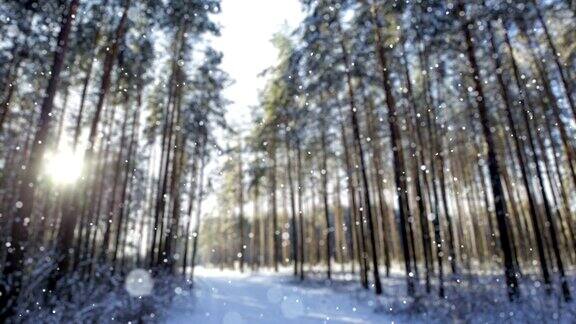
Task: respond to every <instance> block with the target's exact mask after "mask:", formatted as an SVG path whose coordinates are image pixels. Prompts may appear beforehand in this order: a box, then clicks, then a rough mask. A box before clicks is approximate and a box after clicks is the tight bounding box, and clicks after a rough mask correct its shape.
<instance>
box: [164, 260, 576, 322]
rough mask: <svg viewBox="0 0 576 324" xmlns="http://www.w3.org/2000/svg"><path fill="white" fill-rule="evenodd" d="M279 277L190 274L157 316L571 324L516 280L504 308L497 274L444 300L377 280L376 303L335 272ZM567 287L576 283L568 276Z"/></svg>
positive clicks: (457, 284)
mask: <svg viewBox="0 0 576 324" xmlns="http://www.w3.org/2000/svg"><path fill="white" fill-rule="evenodd" d="M284 270H285V271H281V273H280V274H276V273H270V272H266V271H264V272H250V271H248V273H245V274H240V273H239V272H234V271H229V270H224V271H220V270H218V269H209V268H199V269H197V274H196V278H195V284H194V288H193V289H192V290H188V291H178V292H177V294H176V297H175V298H174V300H173V302H172V306H171V307H170V308H169V309H168V310H167V311H166V312H165V317H163V319H164V320H165V321H166V322H167V323H174V324H180V323H207V324H209V323H217V324H239V323H273V324H283V323H298V324H305V323H446V322H458V323H502V322H504V323H547V322H555V323H576V303H575V302H570V303H565V302H564V301H562V300H561V298H560V296H559V295H558V292H557V291H555V293H554V294H553V295H551V296H547V295H545V294H544V292H543V287H542V285H541V283H540V282H539V281H537V280H533V279H530V278H531V276H527V277H524V278H523V279H522V298H521V300H520V301H519V302H514V303H510V302H509V301H508V300H507V297H506V293H505V289H504V287H503V283H502V280H501V276H500V275H492V274H488V273H487V274H484V275H481V276H479V277H467V276H465V277H464V278H458V277H455V278H452V279H449V280H448V279H447V282H446V295H447V296H446V298H445V299H440V298H439V297H438V296H437V294H436V290H435V289H436V287H435V285H434V287H433V289H434V290H433V291H432V292H431V294H429V295H427V294H425V293H424V292H423V291H422V289H423V287H422V286H420V288H419V292H418V294H417V295H418V296H419V297H416V298H408V297H407V296H406V289H405V287H406V286H405V280H404V276H403V275H402V274H400V273H395V272H394V273H393V274H392V275H391V276H390V277H389V278H384V277H383V278H382V279H383V282H382V283H383V288H384V293H383V295H382V296H381V297H378V298H377V297H376V296H375V295H374V293H373V292H372V291H371V290H364V289H362V288H360V287H359V284H358V281H357V278H354V277H352V276H351V275H350V274H343V273H335V275H334V280H333V281H332V282H328V281H326V280H324V279H322V278H324V274H323V273H316V274H312V273H309V274H308V277H307V279H306V281H304V282H300V281H299V280H298V279H297V278H295V277H293V276H291V275H290V270H289V269H284ZM571 279H572V280H571V286H572V287H575V284H576V280H574V277H573V276H572V278H571Z"/></svg>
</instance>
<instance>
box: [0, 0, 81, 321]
mask: <svg viewBox="0 0 576 324" xmlns="http://www.w3.org/2000/svg"><path fill="white" fill-rule="evenodd" d="M78 2H79V0H71V1H70V2H69V4H68V8H67V9H66V10H65V12H64V14H63V16H62V20H61V25H60V32H59V33H58V38H57V40H56V50H55V52H54V58H53V62H52V67H51V69H50V79H49V80H48V85H47V87H46V93H45V94H44V98H43V100H42V105H41V107H40V119H39V120H38V125H37V129H36V133H35V135H34V140H33V142H32V148H31V150H30V159H29V161H28V164H27V165H28V167H27V168H26V171H25V172H24V175H23V178H22V183H23V184H24V185H22V186H21V187H20V190H19V193H18V202H19V204H17V205H18V206H17V208H16V210H15V211H14V214H13V215H14V216H13V219H14V220H13V222H12V227H11V229H10V237H11V240H10V243H11V248H12V249H11V251H10V253H8V255H7V257H6V261H5V266H4V269H3V271H2V272H3V273H2V274H3V277H4V278H10V279H9V280H11V282H12V284H11V285H10V288H8V287H7V286H4V285H2V286H1V287H0V305H3V306H4V307H3V309H1V310H0V321H5V320H7V319H8V318H10V317H11V316H12V315H15V314H14V313H15V311H16V298H17V297H18V296H19V294H20V290H21V284H22V273H23V270H24V256H25V253H26V248H27V245H28V228H27V220H28V219H30V217H31V216H32V211H33V207H34V193H35V192H36V188H37V184H38V183H39V182H38V177H39V176H40V170H41V161H42V158H43V155H44V147H45V143H46V142H47V136H48V132H49V131H50V119H51V117H50V116H51V114H52V108H53V103H54V97H55V95H56V89H57V88H58V83H59V81H60V72H61V71H62V67H63V66H64V61H65V58H66V54H67V52H68V39H69V35H70V31H71V29H72V24H73V22H74V18H75V17H76V11H77V9H78Z"/></svg>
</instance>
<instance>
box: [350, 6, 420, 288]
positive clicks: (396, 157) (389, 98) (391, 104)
mask: <svg viewBox="0 0 576 324" xmlns="http://www.w3.org/2000/svg"><path fill="white" fill-rule="evenodd" d="M370 11H371V19H372V25H373V29H374V34H375V37H376V53H377V55H378V63H379V65H380V72H381V73H382V81H383V87H384V93H385V94H386V106H387V107H388V114H387V120H388V126H389V127H390V141H391V143H392V160H393V165H394V182H395V184H396V187H395V188H396V190H395V191H396V195H397V200H398V211H399V221H400V239H401V243H402V251H403V254H404V269H405V271H406V284H407V289H408V294H409V295H410V296H412V295H414V293H415V282H414V278H413V277H414V274H413V273H412V264H411V261H412V257H411V255H410V254H411V251H410V242H409V240H408V236H409V233H408V226H409V224H407V223H408V217H409V216H410V211H409V207H408V188H407V184H406V178H405V176H404V175H403V173H404V172H405V168H404V156H403V149H402V139H401V137H400V136H401V135H400V128H399V127H398V115H397V112H396V101H395V97H394V94H393V93H392V89H391V86H392V84H391V82H390V75H389V68H388V62H387V59H386V53H385V49H384V43H383V39H382V34H381V26H380V21H379V17H378V11H377V8H376V4H375V3H374V2H372V5H371V8H370ZM349 83H350V82H349ZM349 88H350V86H349ZM353 123H354V122H353ZM355 127H356V128H357V126H355ZM357 137H358V139H357V141H358V142H359V141H360V137H359V135H357ZM367 205H368V206H370V204H367Z"/></svg>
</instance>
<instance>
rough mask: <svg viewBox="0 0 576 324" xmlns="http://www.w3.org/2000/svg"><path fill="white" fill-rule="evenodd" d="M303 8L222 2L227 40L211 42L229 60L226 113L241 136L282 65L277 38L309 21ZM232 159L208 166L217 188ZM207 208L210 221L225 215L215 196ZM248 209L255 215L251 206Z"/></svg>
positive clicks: (225, 141) (264, 1)
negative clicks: (270, 76)
mask: <svg viewBox="0 0 576 324" xmlns="http://www.w3.org/2000/svg"><path fill="white" fill-rule="evenodd" d="M300 8H301V6H300V2H299V1H298V0H222V2H221V9H222V12H221V13H219V14H218V15H216V16H215V17H214V20H215V21H217V22H218V23H219V25H220V27H221V28H220V33H221V35H220V36H219V37H214V38H211V39H210V44H211V45H212V47H213V48H214V49H216V50H218V51H221V52H222V53H223V54H224V56H223V59H222V64H221V68H222V69H223V70H224V71H226V73H228V74H229V76H230V79H232V81H233V83H232V84H230V85H229V86H228V87H227V88H226V89H225V90H224V96H225V98H226V99H227V100H230V101H231V103H230V104H229V105H228V106H227V107H226V110H227V112H226V120H227V121H228V123H229V124H230V125H231V126H232V127H233V128H234V129H235V130H238V131H241V132H242V133H244V132H245V131H246V130H248V129H250V128H251V127H250V125H251V122H252V115H251V111H250V110H251V107H253V106H256V105H258V93H259V91H261V90H262V89H263V88H264V86H265V85H266V79H265V78H264V77H261V76H259V74H261V72H262V71H264V70H265V69H266V68H269V67H271V66H273V65H274V64H276V63H277V59H278V52H277V50H276V49H275V48H274V45H272V42H271V39H272V36H273V35H274V33H276V32H278V31H281V30H283V29H287V30H288V31H292V30H294V29H295V28H296V27H298V25H299V23H300V22H301V21H302V19H303V18H304V15H303V14H302V12H301V10H300ZM225 136H228V135H223V134H219V135H217V137H221V138H219V142H220V144H221V145H222V146H223V147H224V148H226V147H227V146H228V145H229V146H231V147H233V146H235V145H236V143H237V142H236V139H232V138H226V137H225ZM227 156H228V155H222V156H221V157H220V158H216V161H215V162H214V163H211V164H209V165H208V166H207V174H210V175H211V176H210V179H211V181H212V183H213V184H214V186H215V187H217V186H218V185H220V184H221V182H220V181H221V180H222V179H220V176H218V175H216V174H217V173H218V171H219V170H220V167H221V166H222V163H223V162H224V161H223V159H224V158H226V157H227ZM214 157H216V156H214ZM204 206H205V209H204V210H205V211H204V213H205V214H207V215H210V214H213V213H214V212H218V211H219V210H217V197H216V196H215V195H214V194H213V193H212V194H209V195H208V196H207V197H206V199H205V200H204ZM244 208H245V210H247V211H248V210H251V207H250V204H247V205H246V206H245V207H244Z"/></svg>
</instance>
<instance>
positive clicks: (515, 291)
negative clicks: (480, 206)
mask: <svg viewBox="0 0 576 324" xmlns="http://www.w3.org/2000/svg"><path fill="white" fill-rule="evenodd" d="M455 9H456V13H457V14H458V15H460V20H461V21H460V23H461V31H462V33H463V34H464V38H465V39H464V41H465V52H466V55H467V56H468V61H469V62H470V65H471V69H472V72H473V79H474V90H475V91H476V93H477V97H476V104H477V107H478V111H479V114H480V121H481V124H482V133H483V135H484V140H485V141H486V145H487V149H488V170H489V172H490V184H491V185H492V195H493V201H494V205H495V210H496V220H497V222H498V230H499V232H500V245H501V248H502V252H503V254H504V274H505V278H506V286H507V291H508V297H509V299H510V300H515V299H518V298H519V297H520V289H519V287H518V278H517V277H516V273H515V269H514V260H513V253H512V244H511V242H510V238H509V237H508V230H509V229H508V220H507V218H506V217H507V216H506V215H507V211H506V201H505V196H504V190H503V188H502V180H501V179H500V164H499V162H498V159H497V158H496V143H495V141H494V136H493V134H492V130H491V128H492V123H491V121H490V119H489V113H488V107H486V101H485V96H484V89H483V87H482V81H481V78H480V68H479V66H478V63H477V61H476V54H475V53H474V52H475V47H474V42H473V39H472V33H471V31H470V26H472V25H473V24H474V21H471V20H466V18H465V16H466V9H465V7H464V5H463V4H462V2H461V1H459V2H458V4H457V6H456V8H455Z"/></svg>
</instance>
